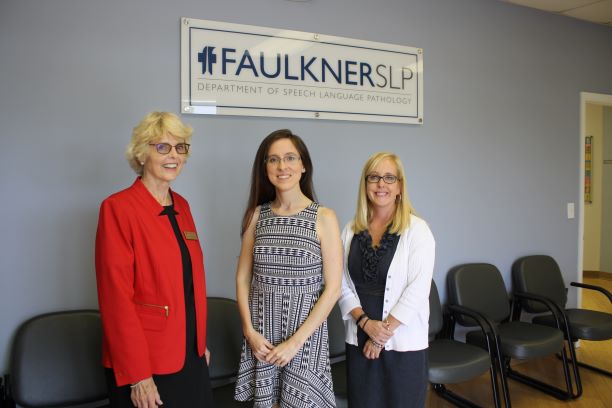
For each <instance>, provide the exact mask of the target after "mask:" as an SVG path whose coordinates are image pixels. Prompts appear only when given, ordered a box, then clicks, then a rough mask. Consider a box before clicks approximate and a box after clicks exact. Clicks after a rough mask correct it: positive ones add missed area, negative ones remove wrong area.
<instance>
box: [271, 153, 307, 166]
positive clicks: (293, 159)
mask: <svg viewBox="0 0 612 408" xmlns="http://www.w3.org/2000/svg"><path fill="white" fill-rule="evenodd" d="M300 160H301V158H300V156H297V155H295V154H288V155H286V156H284V157H279V156H268V157H266V160H265V162H266V164H269V165H270V166H276V165H278V164H280V162H281V161H282V162H285V164H289V165H291V164H295V163H297V162H298V161H300Z"/></svg>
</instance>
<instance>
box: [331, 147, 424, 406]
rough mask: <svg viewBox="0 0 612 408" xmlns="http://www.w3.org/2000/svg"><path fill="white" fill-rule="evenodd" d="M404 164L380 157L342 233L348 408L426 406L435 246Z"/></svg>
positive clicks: (369, 168) (370, 166)
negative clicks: (416, 212)
mask: <svg viewBox="0 0 612 408" xmlns="http://www.w3.org/2000/svg"><path fill="white" fill-rule="evenodd" d="M413 212H414V210H413V208H412V205H411V204H410V200H409V199H408V194H407V191H406V181H405V174H404V168H403V165H402V162H401V161H400V159H399V157H397V156H396V155H395V154H392V153H376V154H374V155H372V156H371V157H370V158H369V159H368V161H367V162H366V164H365V166H364V168H363V172H362V175H361V179H360V182H359V197H358V199H357V211H356V214H355V218H354V219H353V220H352V221H351V222H349V223H348V224H347V225H346V227H345V228H344V231H343V232H342V240H343V244H344V273H343V277H342V296H341V298H340V300H339V305H340V310H341V312H342V315H343V319H344V323H345V329H346V343H347V375H348V377H347V379H348V399H349V407H351V408H357V407H375V406H381V407H387V408H393V407H400V406H401V407H423V406H424V405H425V397H426V391H427V346H428V322H429V289H430V285H431V279H432V275H433V266H434V257H435V241H434V238H433V235H432V233H431V231H430V229H429V227H428V225H427V223H426V222H425V221H424V220H422V219H421V218H419V217H417V216H416V215H414V214H413Z"/></svg>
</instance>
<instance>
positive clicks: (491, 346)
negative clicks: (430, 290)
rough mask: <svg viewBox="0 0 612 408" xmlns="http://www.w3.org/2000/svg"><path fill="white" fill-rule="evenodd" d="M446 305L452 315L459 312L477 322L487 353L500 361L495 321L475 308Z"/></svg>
mask: <svg viewBox="0 0 612 408" xmlns="http://www.w3.org/2000/svg"><path fill="white" fill-rule="evenodd" d="M446 307H447V308H448V310H449V311H450V313H451V314H452V315H457V314H461V315H464V316H468V317H470V318H472V319H474V321H476V323H478V325H479V326H480V329H481V330H482V332H483V333H484V335H485V338H486V340H487V348H488V351H489V355H490V356H491V357H492V358H498V359H499V361H502V356H501V347H500V343H501V342H500V340H499V334H498V333H497V328H496V326H495V323H493V322H492V321H491V320H490V319H489V318H487V317H486V316H485V315H483V314H482V313H479V312H477V311H476V310H474V309H470V308H468V307H465V306H459V305H446ZM495 356H496V357H495Z"/></svg>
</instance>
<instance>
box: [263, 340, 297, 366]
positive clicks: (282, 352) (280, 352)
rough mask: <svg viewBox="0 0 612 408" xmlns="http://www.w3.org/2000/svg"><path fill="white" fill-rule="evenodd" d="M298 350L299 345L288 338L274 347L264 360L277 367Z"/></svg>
mask: <svg viewBox="0 0 612 408" xmlns="http://www.w3.org/2000/svg"><path fill="white" fill-rule="evenodd" d="M299 350H300V345H299V344H297V342H296V341H295V340H292V339H291V338H288V339H287V340H285V341H283V342H282V343H280V344H279V345H278V346H276V347H274V348H273V349H272V350H271V351H270V352H269V353H268V355H267V356H266V359H265V360H266V362H267V363H270V364H274V365H276V366H278V367H284V366H286V365H287V364H289V362H290V361H291V359H292V358H293V357H295V355H296V354H297V352H298V351H299Z"/></svg>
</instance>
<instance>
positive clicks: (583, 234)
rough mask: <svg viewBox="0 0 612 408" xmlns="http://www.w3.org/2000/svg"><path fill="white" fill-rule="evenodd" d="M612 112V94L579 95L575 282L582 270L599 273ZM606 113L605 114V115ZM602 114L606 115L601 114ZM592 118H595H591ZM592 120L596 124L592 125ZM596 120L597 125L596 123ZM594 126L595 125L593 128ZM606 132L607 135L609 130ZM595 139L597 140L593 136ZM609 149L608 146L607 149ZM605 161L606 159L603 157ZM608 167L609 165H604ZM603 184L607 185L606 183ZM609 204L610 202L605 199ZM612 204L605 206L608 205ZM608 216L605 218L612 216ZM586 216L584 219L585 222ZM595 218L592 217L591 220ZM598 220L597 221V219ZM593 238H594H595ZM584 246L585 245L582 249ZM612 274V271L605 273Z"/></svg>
mask: <svg viewBox="0 0 612 408" xmlns="http://www.w3.org/2000/svg"><path fill="white" fill-rule="evenodd" d="M611 110H612V95H605V94H595V93H587V92H582V93H581V94H580V183H579V184H580V196H579V197H580V205H579V206H578V207H579V216H578V217H579V223H578V230H579V233H578V271H577V276H576V278H577V281H578V282H582V279H583V271H584V270H597V271H600V270H602V268H601V264H600V260H601V252H602V248H603V246H602V245H601V242H602V238H604V234H602V233H603V232H604V231H603V230H602V226H604V229H605V225H604V224H606V222H602V220H603V213H602V203H603V200H602V196H603V186H604V185H603V183H602V179H603V175H604V165H603V160H604V152H603V148H604V144H603V137H604V115H608V116H609V115H610V111H611ZM606 112H607V113H606ZM604 113H605V114H604ZM593 116H596V118H594V117H593ZM594 120H595V122H593V121H594ZM597 121H599V122H600V123H597ZM608 122H610V121H608ZM594 123H595V125H594ZM605 133H607V134H608V135H609V134H610V130H609V129H608V130H607V131H606V132H605ZM587 136H593V140H592V145H591V146H592V155H591V164H592V168H591V169H590V170H591V171H592V178H591V182H592V183H593V184H592V185H591V188H592V191H593V193H594V194H593V198H592V202H591V203H587V202H585V196H584V191H585V190H584V188H585V173H586V172H585V138H586V137H587ZM595 136H597V137H595ZM606 140H607V142H608V143H607V144H608V145H611V146H612V137H607V138H606ZM608 147H610V146H608ZM606 158H608V157H606ZM606 167H610V166H606ZM607 174H611V173H610V172H609V171H608V173H607ZM606 184H610V183H609V182H608V183H606ZM607 201H610V200H607ZM611 204H612V203H607V206H609V205H611ZM608 213H609V211H608V212H606V214H607V218H612V215H610V214H608ZM585 214H586V219H585ZM593 217H594V218H593ZM597 217H599V218H597ZM594 235H595V236H594ZM585 243H586V244H588V245H587V246H586V247H585ZM595 259H596V261H595ZM607 272H612V270H610V271H607ZM577 301H578V305H579V306H580V305H581V304H582V296H581V291H578V299H577Z"/></svg>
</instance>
